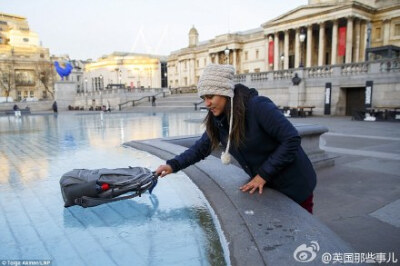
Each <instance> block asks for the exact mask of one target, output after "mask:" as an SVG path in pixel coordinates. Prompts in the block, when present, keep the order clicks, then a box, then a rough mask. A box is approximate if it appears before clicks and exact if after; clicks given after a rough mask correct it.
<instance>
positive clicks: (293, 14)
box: [262, 5, 338, 27]
mask: <svg viewBox="0 0 400 266" xmlns="http://www.w3.org/2000/svg"><path fill="white" fill-rule="evenodd" d="M337 7H338V6H337V5H317V6H301V7H298V8H296V9H294V10H292V11H289V12H287V13H285V14H283V15H281V16H279V17H277V18H275V19H273V20H270V21H267V22H266V23H264V24H263V25H262V26H263V27H266V26H270V25H276V24H281V23H285V22H288V21H292V20H299V19H301V18H308V17H313V16H319V15H321V14H322V13H328V12H330V11H332V10H335V9H337Z"/></svg>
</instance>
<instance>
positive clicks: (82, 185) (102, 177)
mask: <svg viewBox="0 0 400 266" xmlns="http://www.w3.org/2000/svg"><path fill="white" fill-rule="evenodd" d="M156 184H157V176H156V175H155V173H153V172H151V171H150V170H149V169H147V168H144V167H129V168H117V169H104V168H103V169H96V170H87V169H74V170H72V171H69V172H67V173H65V174H64V175H63V176H62V177H61V179H60V186H61V193H62V196H63V198H64V202H65V205H64V207H70V206H73V205H80V206H82V207H85V208H86V207H93V206H97V205H100V204H103V203H108V202H113V201H118V200H123V199H129V198H134V197H137V196H141V194H142V193H143V192H145V191H146V190H149V192H150V193H151V192H152V190H153V189H154V187H155V186H156ZM128 192H132V193H130V194H128V195H126V196H121V195H122V194H125V193H128Z"/></svg>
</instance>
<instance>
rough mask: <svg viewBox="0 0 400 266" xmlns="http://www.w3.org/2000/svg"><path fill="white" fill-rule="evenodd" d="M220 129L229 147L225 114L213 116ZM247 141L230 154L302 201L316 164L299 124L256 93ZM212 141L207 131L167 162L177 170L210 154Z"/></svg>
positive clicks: (248, 117)
mask: <svg viewBox="0 0 400 266" xmlns="http://www.w3.org/2000/svg"><path fill="white" fill-rule="evenodd" d="M213 119H214V122H215V125H216V126H217V127H218V128H219V140H220V142H221V143H222V145H223V146H224V147H226V143H227V137H228V122H227V119H226V117H225V116H222V117H213ZM245 136H246V138H245V140H244V142H243V143H242V144H241V145H240V146H239V148H236V147H234V146H232V145H231V147H230V153H231V155H232V156H233V157H234V158H235V159H236V160H237V161H238V162H239V164H240V165H241V166H242V168H243V170H244V171H245V172H246V173H247V174H248V175H249V176H250V177H251V178H253V177H255V176H256V175H257V174H259V175H260V176H261V177H262V178H264V179H265V180H266V182H267V183H266V185H267V186H269V187H271V188H274V189H276V190H278V191H280V192H282V193H283V194H285V195H287V196H288V197H290V198H292V199H293V200H294V201H296V202H298V203H301V202H303V201H304V200H306V198H307V197H308V196H310V195H311V194H312V192H313V190H314V188H315V185H316V174H315V171H314V169H313V166H312V164H311V162H310V160H309V158H308V157H307V155H306V154H305V152H304V150H303V149H302V147H301V146H300V142H301V138H300V136H299V134H298V132H297V130H296V129H295V127H294V126H293V125H292V124H291V123H290V121H289V120H287V119H286V118H285V117H284V116H283V114H282V112H281V111H280V110H279V109H278V108H277V107H276V106H275V104H274V103H273V102H272V101H271V100H270V99H269V98H267V97H263V96H258V95H257V94H256V93H255V95H254V96H253V97H251V98H250V100H249V102H248V103H247V106H246V133H245ZM210 153H211V141H210V139H209V138H208V135H207V133H204V134H203V135H202V136H201V138H200V139H199V140H198V141H196V143H195V144H194V145H193V146H192V147H190V148H189V149H188V150H186V151H185V152H183V153H182V154H180V155H178V156H176V157H175V158H174V159H172V160H169V161H167V164H169V165H171V167H172V169H173V171H174V172H177V171H179V170H181V169H184V168H186V167H188V166H190V165H192V164H194V163H196V162H198V161H200V160H202V159H204V158H205V157H207V156H208V155H210Z"/></svg>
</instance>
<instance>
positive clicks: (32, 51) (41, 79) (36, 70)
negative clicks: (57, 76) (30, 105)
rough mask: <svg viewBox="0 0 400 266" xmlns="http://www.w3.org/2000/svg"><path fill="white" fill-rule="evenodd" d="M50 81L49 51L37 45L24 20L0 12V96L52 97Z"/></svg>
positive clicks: (16, 97) (51, 81) (37, 39)
mask: <svg viewBox="0 0 400 266" xmlns="http://www.w3.org/2000/svg"><path fill="white" fill-rule="evenodd" d="M53 80H54V72H53V65H52V62H51V60H50V56H49V49H48V48H44V47H42V46H41V45H40V43H39V37H38V35H37V34H36V33H35V32H33V31H31V30H30V28H29V25H28V22H27V20H26V18H25V17H21V16H16V15H11V14H5V13H0V96H3V97H7V96H10V97H12V98H13V99H14V100H17V101H18V100H21V99H24V98H28V97H35V98H38V99H47V98H52V96H53V93H54V86H53V84H54V82H53Z"/></svg>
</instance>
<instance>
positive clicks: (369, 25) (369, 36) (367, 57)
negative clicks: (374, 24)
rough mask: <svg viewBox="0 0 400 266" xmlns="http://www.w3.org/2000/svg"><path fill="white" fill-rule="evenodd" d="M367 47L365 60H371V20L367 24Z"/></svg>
mask: <svg viewBox="0 0 400 266" xmlns="http://www.w3.org/2000/svg"><path fill="white" fill-rule="evenodd" d="M366 46H367V49H365V61H368V60H369V48H370V47H371V22H368V24H367V45H366Z"/></svg>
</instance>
